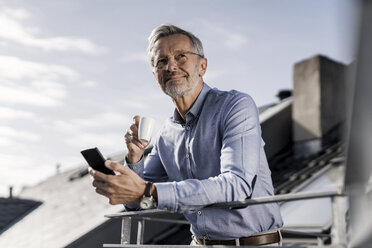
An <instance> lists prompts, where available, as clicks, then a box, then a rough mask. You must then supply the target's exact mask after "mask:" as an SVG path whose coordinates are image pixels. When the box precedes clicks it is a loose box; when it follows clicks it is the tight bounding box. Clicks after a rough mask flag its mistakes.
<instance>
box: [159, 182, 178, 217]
mask: <svg viewBox="0 0 372 248" xmlns="http://www.w3.org/2000/svg"><path fill="white" fill-rule="evenodd" d="M154 185H155V187H156V192H157V195H158V206H157V208H158V209H163V210H169V211H171V212H176V211H177V206H176V205H177V204H176V183H175V182H169V183H154Z"/></svg>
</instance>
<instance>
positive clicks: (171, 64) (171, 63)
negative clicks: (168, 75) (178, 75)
mask: <svg viewBox="0 0 372 248" xmlns="http://www.w3.org/2000/svg"><path fill="white" fill-rule="evenodd" d="M177 68H178V64H177V62H176V60H175V59H174V58H169V59H168V64H167V67H166V69H167V70H168V71H175V70H177Z"/></svg>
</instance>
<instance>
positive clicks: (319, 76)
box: [292, 55, 345, 156]
mask: <svg viewBox="0 0 372 248" xmlns="http://www.w3.org/2000/svg"><path fill="white" fill-rule="evenodd" d="M344 84H345V65H344V64H341V63H338V62H335V61H333V60H331V59H329V58H327V57H324V56H320V55H318V56H314V57H312V58H309V59H307V60H304V61H301V62H299V63H297V64H295V66H294V89H293V113H292V124H293V125H292V126H293V139H294V140H293V141H294V144H295V146H294V150H295V153H296V154H297V155H299V156H302V155H310V154H313V153H315V152H318V151H319V150H320V149H321V148H322V146H323V145H324V144H326V143H327V142H329V141H331V140H332V139H333V137H339V136H340V133H338V131H339V129H340V128H338V127H340V124H341V123H342V122H343V121H344V120H345V105H344V102H345V96H344V94H345V89H344V87H345V85H344Z"/></svg>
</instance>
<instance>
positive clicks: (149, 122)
mask: <svg viewBox="0 0 372 248" xmlns="http://www.w3.org/2000/svg"><path fill="white" fill-rule="evenodd" d="M154 127H155V119H153V118H150V117H141V119H140V122H139V127H138V139H139V140H140V141H142V142H149V141H150V139H151V137H152V133H153V131H154Z"/></svg>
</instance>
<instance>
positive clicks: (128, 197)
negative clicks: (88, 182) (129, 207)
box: [89, 160, 146, 205]
mask: <svg viewBox="0 0 372 248" xmlns="http://www.w3.org/2000/svg"><path fill="white" fill-rule="evenodd" d="M105 166H106V167H107V168H109V169H111V170H113V171H116V172H117V175H106V174H104V173H101V172H99V171H96V170H93V169H92V168H89V174H90V175H91V176H92V178H93V183H92V184H93V187H95V188H96V192H97V193H98V194H101V195H103V196H106V197H107V198H108V199H109V202H110V204H113V205H114V204H130V203H139V202H140V200H141V198H142V195H143V193H144V191H145V185H146V183H145V181H144V180H143V179H142V178H141V177H139V176H138V175H137V174H136V173H135V172H133V171H132V170H131V169H130V168H129V167H125V166H123V165H122V164H119V163H116V162H113V161H111V160H107V161H106V162H105Z"/></svg>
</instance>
